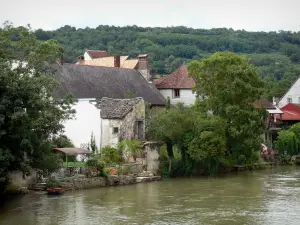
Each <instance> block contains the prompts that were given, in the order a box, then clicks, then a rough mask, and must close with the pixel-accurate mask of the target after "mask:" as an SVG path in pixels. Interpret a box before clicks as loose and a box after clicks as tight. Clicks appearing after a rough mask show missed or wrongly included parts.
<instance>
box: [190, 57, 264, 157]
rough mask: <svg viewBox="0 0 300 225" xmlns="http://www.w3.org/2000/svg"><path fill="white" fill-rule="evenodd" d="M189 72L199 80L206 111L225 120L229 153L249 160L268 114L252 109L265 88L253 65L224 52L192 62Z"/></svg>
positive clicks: (199, 94) (198, 89) (197, 83)
mask: <svg viewBox="0 0 300 225" xmlns="http://www.w3.org/2000/svg"><path fill="white" fill-rule="evenodd" d="M189 72H190V74H192V75H193V77H194V78H195V80H196V92H197V95H198V96H202V97H203V96H205V98H203V104H205V105H206V108H207V109H209V110H211V111H212V113H213V114H214V115H216V116H219V117H221V118H222V119H224V120H225V121H226V139H227V150H228V154H230V155H235V156H236V157H238V155H240V154H241V153H243V155H245V156H246V157H250V156H251V154H252V151H254V150H255V149H256V150H257V149H259V144H260V135H261V134H262V133H263V132H264V129H265V127H264V120H263V118H264V117H265V115H266V112H265V110H258V109H255V108H254V107H253V106H252V103H253V102H254V101H255V100H257V99H259V98H260V96H261V94H262V93H263V87H264V85H263V82H262V80H261V78H260V77H259V75H258V74H257V72H256V70H255V68H254V66H252V65H251V64H250V63H249V62H248V60H246V59H245V58H244V57H242V56H238V55H237V54H234V53H231V52H221V53H215V54H213V55H212V56H211V57H210V58H207V59H204V60H202V61H193V62H192V63H190V65H189ZM241 151H242V152H241Z"/></svg>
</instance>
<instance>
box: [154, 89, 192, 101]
mask: <svg viewBox="0 0 300 225" xmlns="http://www.w3.org/2000/svg"><path fill="white" fill-rule="evenodd" d="M159 91H160V93H161V94H162V95H163V96H164V98H165V99H167V97H170V100H171V104H172V105H176V104H177V103H179V102H182V103H184V104H185V105H192V104H194V103H195V100H196V94H195V93H193V91H192V89H180V97H179V98H174V97H173V95H174V93H173V92H174V89H159Z"/></svg>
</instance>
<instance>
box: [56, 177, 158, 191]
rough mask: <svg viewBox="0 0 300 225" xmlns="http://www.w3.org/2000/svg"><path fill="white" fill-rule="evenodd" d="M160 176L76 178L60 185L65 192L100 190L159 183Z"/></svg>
mask: <svg viewBox="0 0 300 225" xmlns="http://www.w3.org/2000/svg"><path fill="white" fill-rule="evenodd" d="M159 180H161V177H160V176H153V175H152V174H151V173H149V172H142V173H139V174H137V175H109V176H107V177H90V178H88V177H77V178H74V179H72V180H69V181H67V182H61V183H60V185H61V187H62V188H63V189H64V190H65V191H70V190H80V189H89V188H100V187H109V186H122V185H129V184H136V183H143V182H151V181H159Z"/></svg>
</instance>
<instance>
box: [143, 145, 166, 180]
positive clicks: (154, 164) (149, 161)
mask: <svg viewBox="0 0 300 225" xmlns="http://www.w3.org/2000/svg"><path fill="white" fill-rule="evenodd" d="M161 145H162V143H160V142H154V141H152V142H146V143H145V144H144V154H145V155H146V157H145V162H146V170H147V171H149V172H151V173H152V174H154V175H157V174H158V170H159V148H160V146H161Z"/></svg>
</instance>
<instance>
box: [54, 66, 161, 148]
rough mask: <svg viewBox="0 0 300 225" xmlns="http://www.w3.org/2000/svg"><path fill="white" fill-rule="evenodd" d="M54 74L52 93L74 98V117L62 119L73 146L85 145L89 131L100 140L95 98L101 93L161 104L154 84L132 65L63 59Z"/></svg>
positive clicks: (159, 94)
mask: <svg viewBox="0 0 300 225" xmlns="http://www.w3.org/2000/svg"><path fill="white" fill-rule="evenodd" d="M55 76H56V78H57V79H58V81H60V83H61V87H60V88H59V89H58V90H57V91H56V92H55V93H53V96H54V97H55V98H62V97H63V96H65V95H66V94H68V93H71V94H72V95H73V97H74V98H75V99H77V100H78V102H77V104H76V105H75V106H74V109H75V110H76V115H75V117H76V118H75V119H74V120H67V121H66V122H65V124H64V125H65V134H66V135H67V136H68V137H69V138H70V139H71V140H72V142H73V143H74V145H75V147H86V145H87V143H89V142H90V137H91V133H92V132H93V134H94V135H95V137H96V144H97V146H98V147H99V146H100V142H101V117H100V109H99V108H98V107H97V101H99V100H101V99H102V98H104V97H107V98H114V99H129V98H137V97H141V98H143V101H145V103H149V104H151V106H164V105H165V99H164V97H163V96H162V95H161V93H160V92H159V91H158V90H157V88H156V87H155V86H154V84H152V83H149V82H148V81H147V80H146V79H145V78H144V77H143V76H142V74H141V73H140V72H139V71H137V70H134V69H125V68H115V67H103V66H87V65H76V64H67V63H64V64H62V65H59V66H58V68H57V72H56V75H55Z"/></svg>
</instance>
